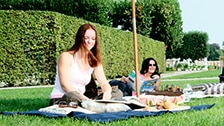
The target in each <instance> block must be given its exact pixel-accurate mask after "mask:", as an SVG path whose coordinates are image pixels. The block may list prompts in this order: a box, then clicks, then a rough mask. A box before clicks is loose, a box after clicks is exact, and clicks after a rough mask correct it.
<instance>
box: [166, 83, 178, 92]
mask: <svg viewBox="0 0 224 126" xmlns="http://www.w3.org/2000/svg"><path fill="white" fill-rule="evenodd" d="M163 91H171V92H182V89H181V88H180V87H179V86H176V85H172V86H171V87H169V85H165V88H164V90H163Z"/></svg>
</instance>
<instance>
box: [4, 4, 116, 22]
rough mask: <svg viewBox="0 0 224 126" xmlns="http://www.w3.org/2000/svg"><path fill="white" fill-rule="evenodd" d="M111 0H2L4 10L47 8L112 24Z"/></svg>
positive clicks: (46, 9) (92, 20)
mask: <svg viewBox="0 0 224 126" xmlns="http://www.w3.org/2000/svg"><path fill="white" fill-rule="evenodd" d="M112 2H113V1H110V0H107V1H105V0H2V1H0V9H2V10H11V9H13V10H42V11H43V10H45V11H55V12H59V13H62V14H66V15H70V16H75V17H77V18H83V19H85V20H88V21H91V22H95V23H100V24H102V25H105V26H111V25H112V22H111V21H112V20H111V18H110V17H109V16H108V14H109V13H110V12H111V11H112V6H111V4H112Z"/></svg>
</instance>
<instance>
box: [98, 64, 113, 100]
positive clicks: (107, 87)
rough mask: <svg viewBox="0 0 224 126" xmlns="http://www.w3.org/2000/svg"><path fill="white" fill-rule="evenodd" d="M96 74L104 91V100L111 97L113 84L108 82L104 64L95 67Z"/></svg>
mask: <svg viewBox="0 0 224 126" xmlns="http://www.w3.org/2000/svg"><path fill="white" fill-rule="evenodd" d="M94 74H95V76H96V79H97V81H98V82H99V84H100V86H101V88H102V91H103V99H104V100H109V99H111V91H112V89H111V86H110V84H109V83H108V81H107V79H106V76H105V74H104V71H103V66H102V65H99V66H97V67H95V68H94Z"/></svg>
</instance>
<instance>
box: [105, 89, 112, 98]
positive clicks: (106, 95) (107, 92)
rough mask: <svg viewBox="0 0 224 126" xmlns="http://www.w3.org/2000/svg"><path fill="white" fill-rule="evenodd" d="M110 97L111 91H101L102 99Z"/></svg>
mask: <svg viewBox="0 0 224 126" xmlns="http://www.w3.org/2000/svg"><path fill="white" fill-rule="evenodd" d="M110 99H111V91H109V90H108V91H105V92H104V93H103V100H110Z"/></svg>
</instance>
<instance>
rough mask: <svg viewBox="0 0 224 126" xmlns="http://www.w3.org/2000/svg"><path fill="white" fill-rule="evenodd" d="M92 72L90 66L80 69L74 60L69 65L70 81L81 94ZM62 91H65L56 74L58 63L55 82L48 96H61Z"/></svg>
mask: <svg viewBox="0 0 224 126" xmlns="http://www.w3.org/2000/svg"><path fill="white" fill-rule="evenodd" d="M92 72H93V68H92V67H90V68H89V69H88V70H86V71H83V70H80V69H79V67H78V64H77V61H76V60H75V61H74V63H73V64H72V65H71V67H70V75H71V77H70V78H71V80H70V83H71V84H72V86H73V87H74V88H76V89H77V90H78V91H79V92H80V93H81V94H84V93H85V86H86V85H87V84H88V83H89V82H90V80H91V74H92ZM64 93H65V91H64V90H63V89H62V88H61V84H60V78H59V75H58V65H57V67H56V78H55V84H54V88H53V91H52V93H51V96H50V98H61V97H62V96H63V95H64Z"/></svg>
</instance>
